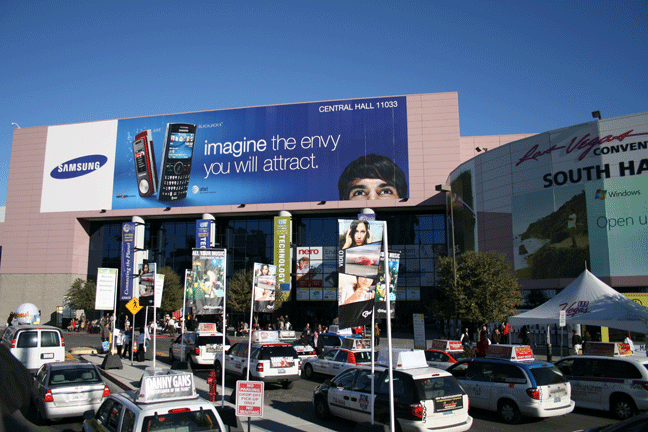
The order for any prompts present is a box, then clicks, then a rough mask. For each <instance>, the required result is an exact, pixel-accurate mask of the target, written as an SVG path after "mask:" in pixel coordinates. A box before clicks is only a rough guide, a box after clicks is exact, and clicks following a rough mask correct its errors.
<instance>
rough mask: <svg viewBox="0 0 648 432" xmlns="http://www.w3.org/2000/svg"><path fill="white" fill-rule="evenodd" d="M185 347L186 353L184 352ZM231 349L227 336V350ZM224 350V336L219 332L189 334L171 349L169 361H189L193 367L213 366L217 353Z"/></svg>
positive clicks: (178, 338)
mask: <svg viewBox="0 0 648 432" xmlns="http://www.w3.org/2000/svg"><path fill="white" fill-rule="evenodd" d="M183 346H184V352H183ZM229 348H230V341H229V339H228V338H227V336H225V350H226V351H227V350H228V349H229ZM222 350H223V334H222V333H219V332H187V333H185V334H184V335H180V336H178V337H177V338H176V340H175V341H173V343H172V344H171V347H169V360H170V361H171V362H173V361H175V360H180V361H188V362H189V363H190V364H191V367H192V368H194V367H196V366H197V365H200V366H207V365H209V366H211V365H213V364H214V360H215V359H216V353H217V352H220V351H222Z"/></svg>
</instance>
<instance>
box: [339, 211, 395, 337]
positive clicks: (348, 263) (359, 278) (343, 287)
mask: <svg viewBox="0 0 648 432" xmlns="http://www.w3.org/2000/svg"><path fill="white" fill-rule="evenodd" d="M338 226H339V236H340V249H339V251H338V317H339V321H340V324H339V325H340V328H347V327H357V326H365V325H371V314H372V313H373V307H374V296H375V292H376V282H377V278H378V268H379V264H380V254H381V252H382V241H383V227H384V223H383V222H375V221H361V220H338Z"/></svg>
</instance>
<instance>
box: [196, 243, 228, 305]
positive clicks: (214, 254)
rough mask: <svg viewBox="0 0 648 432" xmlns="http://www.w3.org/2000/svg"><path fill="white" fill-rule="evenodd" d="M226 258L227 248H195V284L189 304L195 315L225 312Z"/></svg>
mask: <svg viewBox="0 0 648 432" xmlns="http://www.w3.org/2000/svg"><path fill="white" fill-rule="evenodd" d="M226 259H227V252H226V251H225V249H193V251H192V273H193V284H192V287H191V288H192V289H191V293H187V306H190V307H192V308H193V311H194V314H195V315H206V314H222V313H224V311H225V269H226V265H227V262H226ZM190 294H191V295H190Z"/></svg>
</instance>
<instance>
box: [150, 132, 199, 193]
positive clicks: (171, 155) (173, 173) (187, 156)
mask: <svg viewBox="0 0 648 432" xmlns="http://www.w3.org/2000/svg"><path fill="white" fill-rule="evenodd" d="M195 141H196V125H193V124H186V123H169V124H167V128H166V133H165V134H164V150H163V153H162V166H161V167H160V184H159V187H158V200H159V201H176V200H180V199H183V198H185V197H186V196H187V187H188V186H189V175H190V174H191V158H192V157H193V149H194V144H195Z"/></svg>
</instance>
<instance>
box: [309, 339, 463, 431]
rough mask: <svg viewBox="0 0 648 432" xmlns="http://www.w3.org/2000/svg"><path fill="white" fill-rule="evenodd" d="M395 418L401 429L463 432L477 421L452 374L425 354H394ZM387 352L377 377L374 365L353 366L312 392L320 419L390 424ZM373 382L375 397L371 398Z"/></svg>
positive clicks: (380, 361) (415, 352)
mask: <svg viewBox="0 0 648 432" xmlns="http://www.w3.org/2000/svg"><path fill="white" fill-rule="evenodd" d="M392 351H393V352H392V356H393V357H394V360H393V363H392V365H393V370H392V376H393V380H392V381H391V382H392V383H393V395H394V417H395V421H396V429H397V430H402V431H434V432H461V431H466V430H468V429H470V427H471V426H472V423H473V419H472V417H471V416H470V415H469V414H468V395H467V394H466V392H465V391H464V390H463V389H462V388H461V386H460V385H459V383H458V382H457V380H456V379H455V378H454V377H453V376H452V375H451V374H449V373H448V372H446V371H444V370H441V369H435V368H431V367H428V366H427V363H426V361H425V355H424V353H423V351H422V350H417V351H410V350H392ZM387 356H388V353H387V350H381V352H380V355H379V359H378V361H379V363H381V365H376V366H375V368H374V369H375V374H374V375H372V374H371V366H370V365H369V366H367V365H359V366H354V367H351V368H349V369H346V370H345V371H343V372H341V373H340V374H339V375H337V376H336V377H335V378H333V379H331V380H326V381H325V382H324V383H323V384H321V385H319V386H318V387H317V388H316V389H315V391H314V393H313V407H314V409H315V414H316V416H317V417H318V418H320V419H326V418H328V417H330V416H331V415H333V416H337V417H342V418H346V419H348V420H352V421H355V422H369V421H371V406H372V404H373V407H374V408H373V409H374V420H375V421H376V422H377V423H382V424H384V425H389V416H390V412H389V405H390V404H389V393H390V390H389V383H390V379H389V370H388V366H385V365H383V364H388V357H387ZM372 381H373V394H372V388H371V387H372Z"/></svg>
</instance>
